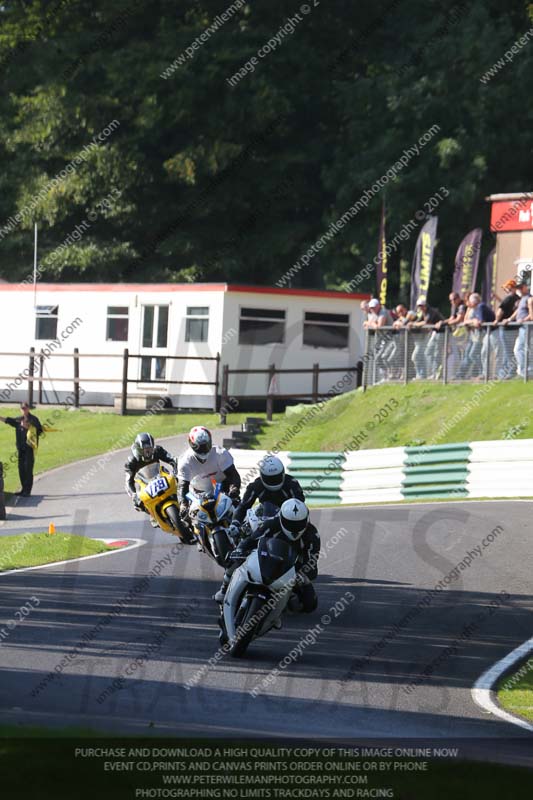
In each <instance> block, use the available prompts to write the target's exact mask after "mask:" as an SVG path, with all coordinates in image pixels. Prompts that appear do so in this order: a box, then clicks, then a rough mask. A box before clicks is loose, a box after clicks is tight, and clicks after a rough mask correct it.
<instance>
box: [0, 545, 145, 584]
mask: <svg viewBox="0 0 533 800" xmlns="http://www.w3.org/2000/svg"><path fill="white" fill-rule="evenodd" d="M118 540H119V537H116V538H115V539H108V540H107V541H109V542H116V541H118ZM98 541H100V542H102V541H105V540H104V539H98ZM128 542H132V544H128V545H127V546H126V547H117V548H116V549H114V550H108V551H107V552H105V553H94V555H92V556H80V557H79V558H67V559H66V561H52V562H50V563H49V564H39V566H38V567H20V569H8V570H6V571H5V572H0V578H3V577H4V575H13V573H14V572H30V571H31V570H34V569H46V568H47V567H59V566H61V564H73V563H74V562H75V561H88V559H89V558H101V557H102V556H112V555H115V554H116V553H125V552H126V550H134V549H135V548H136V547H142V545H143V544H147V542H146V540H145V539H130V537H129V536H128Z"/></svg>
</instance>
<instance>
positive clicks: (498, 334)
mask: <svg viewBox="0 0 533 800" xmlns="http://www.w3.org/2000/svg"><path fill="white" fill-rule="evenodd" d="M367 334H368V335H367V344H366V353H365V356H364V359H363V360H364V378H363V383H364V385H365V386H374V385H376V384H378V383H394V382H396V383H399V382H401V383H408V382H410V381H414V380H430V381H440V382H442V383H454V382H462V381H478V382H479V381H489V380H509V379H511V378H515V377H520V378H523V380H528V379H529V378H532V377H533V324H523V325H512V324H511V325H491V324H484V325H481V326H480V327H479V328H471V327H467V326H457V327H455V328H452V327H449V328H446V327H443V328H442V329H441V330H434V329H433V328H426V327H423V328H422V327H419V328H400V329H395V328H379V329H377V330H369V331H367Z"/></svg>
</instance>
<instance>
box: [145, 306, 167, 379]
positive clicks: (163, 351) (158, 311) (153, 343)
mask: <svg viewBox="0 0 533 800" xmlns="http://www.w3.org/2000/svg"><path fill="white" fill-rule="evenodd" d="M167 348H168V305H165V306H163V305H161V306H159V305H158V306H149V305H146V306H143V307H142V327H141V349H140V353H141V359H140V366H139V382H140V383H146V382H147V381H164V380H165V378H166V376H167V359H166V356H167V355H168V349H167Z"/></svg>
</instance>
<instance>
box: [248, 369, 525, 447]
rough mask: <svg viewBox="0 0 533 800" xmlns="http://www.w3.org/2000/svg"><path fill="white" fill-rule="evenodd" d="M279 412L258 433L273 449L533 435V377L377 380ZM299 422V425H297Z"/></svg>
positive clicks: (396, 444)
mask: <svg viewBox="0 0 533 800" xmlns="http://www.w3.org/2000/svg"><path fill="white" fill-rule="evenodd" d="M299 408H301V410H300V411H295V410H294V409H292V410H290V412H289V414H286V415H279V416H278V417H277V418H276V424H275V425H272V426H270V427H269V429H268V430H267V431H265V432H264V434H262V435H261V436H259V437H258V438H257V443H256V445H255V446H256V447H257V448H265V449H267V450H270V449H271V448H272V447H275V446H277V447H278V448H279V449H280V450H300V451H315V452H320V451H331V450H343V449H344V448H345V447H346V446H347V445H348V444H349V443H350V442H351V441H354V437H357V442H356V445H355V446H353V445H352V448H351V449H357V445H359V449H365V450H366V449H369V448H380V447H401V446H406V445H422V444H446V443H448V442H467V441H483V440H487V439H502V438H507V437H511V438H520V439H527V438H533V384H524V383H520V382H518V381H509V382H506V383H501V384H497V385H494V386H490V385H489V386H484V384H479V383H477V384H468V385H467V384H462V385H454V386H442V385H440V384H439V385H436V386H435V385H431V384H427V383H414V384H410V385H408V386H398V385H394V384H393V385H388V386H376V387H375V388H371V389H368V390H367V391H366V392H362V391H355V392H350V393H349V394H345V395H343V396H341V397H336V398H334V399H333V400H331V401H329V402H328V403H326V404H325V405H324V406H323V407H322V410H320V411H318V413H316V414H315V415H314V416H312V417H311V416H310V413H309V412H310V406H305V407H304V406H302V407H299ZM296 428H298V430H297V432H294V431H295V429H296Z"/></svg>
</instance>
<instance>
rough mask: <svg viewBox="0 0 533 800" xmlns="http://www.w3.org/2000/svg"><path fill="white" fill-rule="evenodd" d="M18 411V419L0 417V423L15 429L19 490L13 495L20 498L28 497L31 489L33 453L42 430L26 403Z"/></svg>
mask: <svg viewBox="0 0 533 800" xmlns="http://www.w3.org/2000/svg"><path fill="white" fill-rule="evenodd" d="M20 410H21V411H22V416H20V417H0V422H5V423H6V425H11V427H12V428H15V435H16V442H17V453H18V467H19V477H20V485H21V487H22V488H21V489H20V491H18V492H15V494H18V495H21V496H22V497H29V496H30V494H31V490H32V488H33V465H34V462H35V451H36V450H37V446H38V443H39V436H41V434H42V432H43V428H42V425H41V423H40V422H39V420H38V419H37V417H35V416H34V415H33V414H30V406H29V404H28V403H25V402H23V403H21V404H20Z"/></svg>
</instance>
